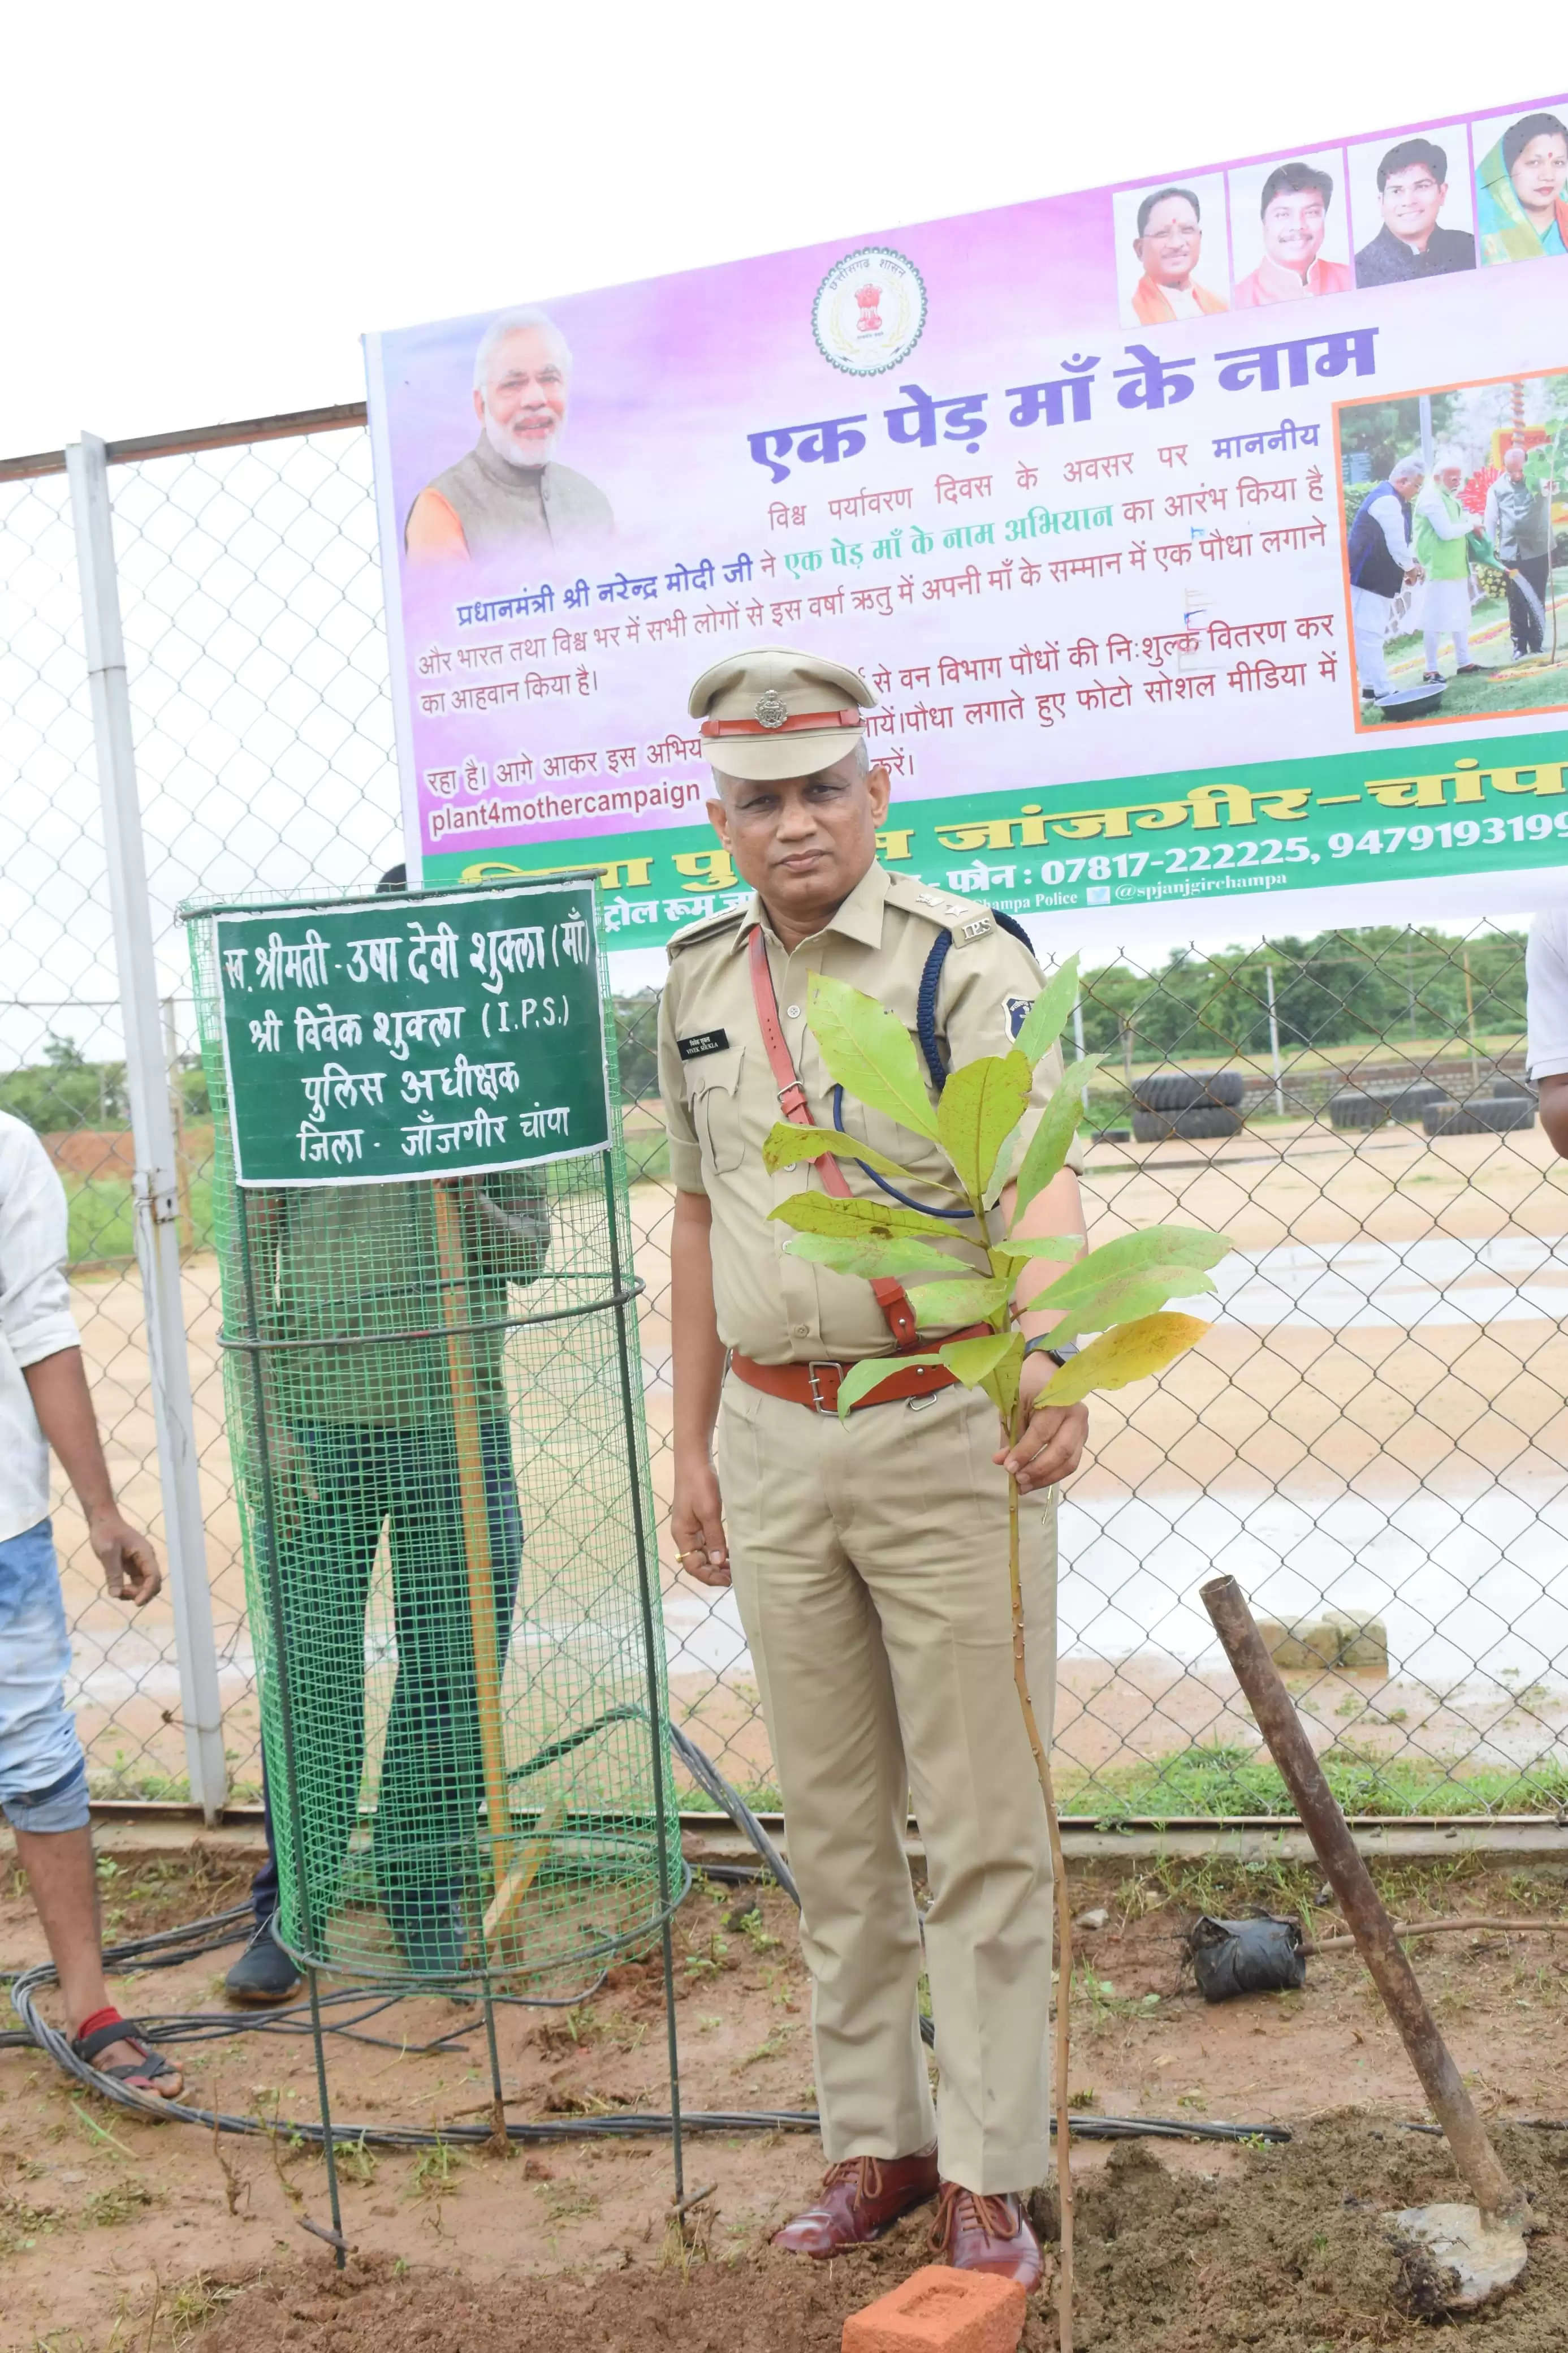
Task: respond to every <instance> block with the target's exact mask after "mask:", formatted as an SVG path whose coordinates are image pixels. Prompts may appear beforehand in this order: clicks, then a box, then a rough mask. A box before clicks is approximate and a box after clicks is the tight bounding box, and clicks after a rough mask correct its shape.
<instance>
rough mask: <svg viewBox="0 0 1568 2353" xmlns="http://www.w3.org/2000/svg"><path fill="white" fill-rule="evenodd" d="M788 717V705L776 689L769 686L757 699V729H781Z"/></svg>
mask: <svg viewBox="0 0 1568 2353" xmlns="http://www.w3.org/2000/svg"><path fill="white" fill-rule="evenodd" d="M788 717H789V705H788V703H787V702H785V701H784V697H783V695H782V694H780V693H779V692H778V691H777V689H776V688H774V687H771V686H770V687H769V689H768V691H767V692H766V693H765V694H761V695H759V696H758V697H757V724H758V726H759V727H782V726H783V725H784V721H785V720H786V719H787V718H788Z"/></svg>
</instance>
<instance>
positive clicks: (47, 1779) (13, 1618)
mask: <svg viewBox="0 0 1568 2353" xmlns="http://www.w3.org/2000/svg"><path fill="white" fill-rule="evenodd" d="M70 1655H71V1654H70V1637H69V1635H68V1633H67V1631H66V1605H65V1597H64V1595H63V1594H62V1593H61V1591H60V1570H59V1563H58V1560H57V1559H56V1557H55V1543H54V1532H53V1530H52V1528H51V1527H50V1525H49V1523H48V1521H47V1520H39V1521H38V1523H37V1525H36V1526H34V1527H30V1528H24V1529H23V1530H22V1533H21V1534H20V1535H15V1536H7V1538H6V1539H5V1543H4V1544H0V1810H4V1812H5V1818H6V1820H8V1821H9V1822H10V1823H11V1825H12V1827H13V1828H14V1829H16V1830H23V1831H79V1830H85V1829H86V1827H87V1820H88V1811H87V1768H86V1766H85V1765H84V1763H83V1761H82V1753H81V1743H80V1741H79V1739H78V1738H77V1734H76V1720H75V1718H74V1717H73V1716H72V1715H71V1713H70V1710H69V1709H68V1707H67V1705H66V1677H67V1675H68V1673H69V1672H70Z"/></svg>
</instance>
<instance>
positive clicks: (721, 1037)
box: [675, 1029, 730, 1062]
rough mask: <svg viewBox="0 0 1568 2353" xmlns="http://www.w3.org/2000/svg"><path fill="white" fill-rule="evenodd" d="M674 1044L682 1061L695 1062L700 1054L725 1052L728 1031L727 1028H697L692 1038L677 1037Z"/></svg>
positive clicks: (726, 1049)
mask: <svg viewBox="0 0 1568 2353" xmlns="http://www.w3.org/2000/svg"><path fill="white" fill-rule="evenodd" d="M675 1046H676V1051H677V1052H678V1053H679V1056H680V1059H681V1060H682V1061H683V1062H695V1061H696V1060H697V1059H698V1057H699V1056H700V1055H701V1054H727V1053H728V1052H729V1050H730V1032H729V1031H728V1030H727V1029H699V1031H698V1032H697V1035H696V1036H695V1037H694V1038H678V1039H676V1041H675Z"/></svg>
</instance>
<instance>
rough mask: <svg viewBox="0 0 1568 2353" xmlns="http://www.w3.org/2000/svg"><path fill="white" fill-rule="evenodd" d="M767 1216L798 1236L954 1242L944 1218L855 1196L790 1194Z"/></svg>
mask: <svg viewBox="0 0 1568 2353" xmlns="http://www.w3.org/2000/svg"><path fill="white" fill-rule="evenodd" d="M768 1215H769V1217H770V1218H773V1219H777V1220H778V1221H779V1222H780V1223H781V1224H782V1225H786V1226H793V1227H794V1228H795V1231H796V1233H801V1234H858V1235H861V1236H863V1237H865V1238H866V1239H867V1240H875V1241H885V1240H887V1239H888V1238H889V1235H892V1234H945V1235H946V1236H947V1238H948V1239H949V1240H952V1239H954V1236H953V1228H952V1223H951V1222H950V1221H949V1220H948V1219H945V1218H932V1217H928V1216H927V1214H926V1212H925V1211H924V1210H923V1209H900V1208H897V1207H896V1206H895V1205H894V1204H893V1203H892V1202H891V1201H865V1200H862V1199H861V1198H859V1196H858V1195H857V1196H856V1198H854V1199H853V1200H849V1201H840V1200H837V1199H836V1198H834V1197H833V1195H831V1194H829V1193H792V1194H791V1195H790V1197H789V1199H788V1200H787V1201H781V1202H780V1203H779V1205H778V1208H776V1209H770V1210H769V1211H768ZM966 1222H968V1221H966ZM958 1239H960V1240H963V1236H962V1235H961V1236H959V1237H958Z"/></svg>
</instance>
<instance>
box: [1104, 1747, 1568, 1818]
mask: <svg viewBox="0 0 1568 2353" xmlns="http://www.w3.org/2000/svg"><path fill="white" fill-rule="evenodd" d="M1319 1762H1320V1763H1321V1766H1322V1767H1323V1770H1324V1773H1325V1774H1326V1776H1327V1778H1328V1783H1329V1787H1330V1788H1331V1789H1332V1791H1333V1793H1334V1796H1335V1797H1336V1798H1337V1799H1338V1800H1339V1802H1340V1804H1341V1806H1342V1808H1343V1810H1344V1811H1345V1812H1346V1813H1347V1814H1489V1813H1508V1814H1531V1813H1553V1812H1556V1811H1558V1810H1560V1809H1563V1808H1564V1807H1568V1769H1565V1768H1564V1767H1563V1766H1561V1765H1521V1766H1514V1765H1481V1764H1478V1763H1476V1762H1475V1761H1474V1760H1473V1759H1472V1758H1469V1757H1378V1756H1374V1755H1373V1754H1372V1753H1371V1752H1369V1751H1368V1750H1366V1749H1363V1748H1356V1747H1353V1746H1348V1745H1343V1746H1334V1747H1332V1748H1329V1749H1326V1750H1324V1752H1323V1754H1322V1756H1321V1757H1320V1759H1319ZM1058 1790H1059V1793H1060V1801H1061V1808H1062V1811H1063V1812H1064V1813H1065V1814H1072V1815H1076V1816H1078V1817H1079V1818H1080V1819H1082V1818H1084V1817H1086V1816H1087V1817H1090V1818H1092V1819H1093V1820H1097V1821H1110V1822H1115V1821H1126V1820H1131V1819H1132V1818H1134V1817H1142V1818H1145V1819H1153V1820H1169V1819H1171V1817H1173V1816H1174V1815H1181V1814H1200V1815H1201V1814H1206V1815H1210V1816H1216V1815H1226V1814H1287V1815H1291V1816H1293V1815H1294V1813H1295V1808H1294V1806H1293V1805H1292V1804H1291V1802H1290V1799H1289V1793H1288V1791H1287V1789H1286V1788H1285V1784H1284V1782H1283V1780H1282V1779H1281V1778H1280V1776H1279V1768H1278V1767H1276V1766H1275V1765H1274V1763H1273V1762H1272V1760H1271V1759H1270V1758H1269V1757H1268V1754H1267V1753H1266V1752H1265V1751H1263V1750H1260V1749H1251V1748H1241V1747H1236V1746H1225V1745H1216V1746H1207V1747H1205V1746H1195V1747H1193V1748H1184V1749H1180V1750H1178V1751H1177V1752H1176V1753H1175V1754H1174V1755H1173V1756H1170V1757H1154V1758H1151V1759H1149V1760H1148V1761H1147V1762H1141V1763H1139V1764H1136V1765H1124V1766H1112V1767H1107V1768H1106V1769H1105V1770H1104V1771H1101V1772H1100V1773H1095V1774H1084V1775H1079V1776H1077V1777H1076V1778H1075V1777H1074V1776H1073V1775H1072V1774H1071V1773H1070V1772H1068V1773H1062V1774H1059V1775H1058Z"/></svg>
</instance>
